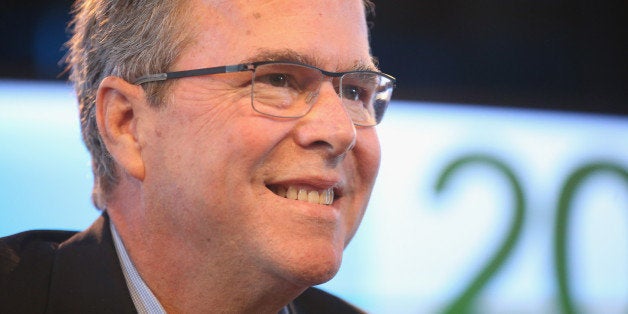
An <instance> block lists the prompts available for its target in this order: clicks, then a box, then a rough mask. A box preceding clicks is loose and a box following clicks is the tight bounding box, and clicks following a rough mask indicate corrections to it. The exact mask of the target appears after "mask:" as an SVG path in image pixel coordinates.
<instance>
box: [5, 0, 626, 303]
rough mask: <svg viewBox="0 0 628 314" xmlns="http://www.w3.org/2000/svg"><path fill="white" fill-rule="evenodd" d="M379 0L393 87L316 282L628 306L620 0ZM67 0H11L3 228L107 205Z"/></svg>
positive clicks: (441, 299)
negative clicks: (66, 58) (339, 233)
mask: <svg viewBox="0 0 628 314" xmlns="http://www.w3.org/2000/svg"><path fill="white" fill-rule="evenodd" d="M376 4H377V13H376V16H375V17H374V18H372V19H371V20H372V22H373V27H372V30H371V32H372V34H371V35H372V47H373V54H374V55H375V56H377V57H378V58H379V60H380V67H381V69H382V70H383V71H384V72H387V73H390V74H392V75H394V76H396V77H397V78H398V87H397V89H396V91H395V101H394V103H393V104H392V105H391V108H390V112H389V113H388V114H387V117H386V119H385V121H384V122H383V123H382V124H381V125H380V126H378V132H379V134H380V138H381V142H382V150H383V159H382V167H381V171H380V176H379V179H378V180H379V181H378V183H377V185H376V188H375V191H374V195H373V198H372V202H371V205H370V207H369V210H368V212H367V215H366V217H365V218H364V222H363V225H362V227H361V229H360V230H359V231H358V234H357V235H356V237H355V239H354V241H353V242H352V243H351V245H350V246H349V247H348V249H347V254H346V257H345V261H344V263H343V267H342V269H341V271H340V273H339V274H338V276H337V277H336V278H335V279H334V280H332V281H331V282H329V283H327V284H325V285H323V286H322V287H323V288H324V289H327V290H330V291H332V292H334V293H336V294H338V295H341V296H343V297H345V298H347V299H349V300H350V301H351V302H353V303H355V304H357V305H358V306H360V307H362V308H364V309H366V310H368V311H369V312H372V313H433V312H441V311H450V312H459V311H461V309H470V308H474V309H476V310H477V311H479V312H481V313H555V312H561V311H570V310H573V311H578V312H584V313H626V312H627V311H628V267H626V265H628V175H627V174H626V171H628V62H627V61H626V56H627V55H628V54H627V52H628V51H627V50H626V48H625V46H626V35H625V31H626V29H627V26H628V25H627V22H626V21H628V19H627V16H626V15H627V14H626V13H627V12H626V11H625V10H624V9H623V3H622V2H621V1H565V0H546V1H511V0H508V1H504V0H501V1H498V0H490V1H489V0H480V1H378V2H377V3H376ZM70 6H71V1H57V0H49V1H41V0H32V1H15V0H3V1H2V2H1V3H0V40H1V41H0V152H1V154H0V236H5V235H8V234H11V233H15V232H18V231H22V230H26V229H34V228H53V229H54V228H61V229H75V230H78V229H83V228H85V227H87V226H88V225H89V224H90V223H91V221H92V220H93V219H94V218H95V217H96V216H97V215H98V214H99V213H98V212H97V211H96V210H94V209H93V208H92V206H91V203H90V199H89V196H90V195H89V194H90V189H91V181H92V177H91V171H90V167H89V156H88V154H87V152H86V150H85V149H84V147H83V146H82V143H81V141H80V134H79V127H78V121H76V120H77V118H76V117H77V113H76V101H75V99H74V97H73V95H72V88H71V86H69V85H68V84H67V83H66V79H67V78H66V76H65V75H64V74H63V73H62V72H63V66H61V65H60V64H59V61H60V60H61V59H62V58H63V55H64V54H65V49H64V48H63V43H64V42H65V41H66V39H67V34H66V31H65V27H66V25H67V22H68V17H69V15H68V12H69V10H70ZM450 166H451V167H453V168H448V167H450ZM447 169H450V170H447ZM439 180H444V184H443V185H442V187H441V188H440V189H438V188H437V182H439Z"/></svg>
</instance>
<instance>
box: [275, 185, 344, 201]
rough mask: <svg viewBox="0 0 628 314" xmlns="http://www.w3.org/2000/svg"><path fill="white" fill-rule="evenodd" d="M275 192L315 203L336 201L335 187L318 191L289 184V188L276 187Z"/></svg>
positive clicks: (289, 197)
mask: <svg viewBox="0 0 628 314" xmlns="http://www.w3.org/2000/svg"><path fill="white" fill-rule="evenodd" d="M275 193H276V194H277V195H279V196H282V197H285V198H287V199H291V200H299V201H306V202H310V203H314V204H323V205H329V204H331V203H332V202H333V201H334V189H333V188H329V189H325V190H322V191H317V190H308V189H305V188H297V187H294V186H288V187H287V188H286V187H284V186H279V187H277V188H276V189H275Z"/></svg>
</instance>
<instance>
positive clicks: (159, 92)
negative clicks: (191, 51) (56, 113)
mask: <svg viewBox="0 0 628 314" xmlns="http://www.w3.org/2000/svg"><path fill="white" fill-rule="evenodd" d="M185 8H186V1H154V0H78V1H76V3H75V4H74V11H73V13H74V19H73V20H72V22H71V24H70V27H71V29H72V38H71V39H70V40H69V41H68V43H67V46H68V48H69V52H68V55H67V59H66V62H67V64H68V69H69V70H70V79H71V80H72V81H73V82H74V88H75V91H76V94H77V97H78V103H79V114H80V121H81V132H82V136H83V141H84V142H85V145H86V146H87V149H88V150H89V152H90V154H91V156H92V171H93V172H94V189H93V193H92V200H93V202H94V205H95V206H96V207H97V208H99V209H101V210H102V209H104V208H105V206H106V196H107V193H108V192H110V191H111V189H112V188H113V187H114V186H115V185H116V184H117V182H118V176H117V174H116V170H115V162H114V160H113V159H112V157H111V155H110V154H109V152H108V151H107V148H106V147H105V145H104V143H103V141H102V138H101V137H100V134H99V133H98V127H97V125H96V114H95V108H96V92H97V90H98V86H99V85H100V82H101V81H102V80H103V79H104V78H105V77H107V76H118V77H121V78H123V79H125V80H127V81H131V80H133V79H134V78H136V77H138V76H140V75H143V74H149V73H158V72H163V71H164V70H166V69H168V68H169V67H170V65H171V64H172V63H173V62H174V61H175V59H176V57H177V56H178V55H179V53H180V52H181V50H182V49H183V47H184V45H185V43H186V41H187V38H186V37H185V36H183V35H184V32H183V31H184V29H185V27H184V25H182V23H183V22H182V21H185V19H184V18H181V17H182V15H183V14H184V9H185ZM166 88H167V85H164V84H147V86H145V89H146V93H147V95H148V100H149V102H150V103H151V104H153V105H155V106H156V105H158V104H160V103H161V102H162V101H161V100H162V99H161V98H162V97H163V91H164V90H165V89H166Z"/></svg>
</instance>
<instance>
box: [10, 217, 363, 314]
mask: <svg viewBox="0 0 628 314" xmlns="http://www.w3.org/2000/svg"><path fill="white" fill-rule="evenodd" d="M290 306H291V308H292V309H293V310H294V311H295V312H296V313H361V312H360V311H359V310H358V309H356V308H355V307H353V306H351V305H350V304H348V303H346V302H344V301H343V300H341V299H339V298H337V297H335V296H332V295H330V294H328V293H325V292H323V291H321V290H318V289H315V288H309V289H307V290H306V291H305V292H304V293H303V294H301V295H300V296H299V297H298V298H297V299H295V300H294V301H293V302H292V303H291V304H290ZM135 312H136V311H135V307H134V305H133V300H132V299H131V296H130V294H129V290H128V288H127V286H126V281H125V279H124V275H123V274H122V268H121V266H120V262H119V260H118V256H117V254H116V250H115V247H114V244H113V239H112V237H111V232H110V229H109V218H108V216H107V215H106V214H103V215H102V216H101V217H100V218H98V219H97V220H96V222H94V224H93V225H92V226H91V227H90V228H88V229H87V230H85V231H83V232H80V233H76V232H70V231H28V232H22V233H18V234H16V235H12V236H9V237H6V238H0V313H135Z"/></svg>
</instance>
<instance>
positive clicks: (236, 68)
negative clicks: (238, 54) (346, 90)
mask: <svg viewBox="0 0 628 314" xmlns="http://www.w3.org/2000/svg"><path fill="white" fill-rule="evenodd" d="M266 64H294V65H298V66H302V67H307V68H311V69H315V70H317V71H320V72H321V73H322V74H323V75H325V76H327V77H332V78H335V77H342V76H344V75H346V74H360V73H364V74H376V75H381V76H383V77H385V78H387V79H389V80H390V82H391V84H392V86H391V88H393V89H394V88H395V85H396V82H397V79H396V78H395V77H393V76H392V75H389V74H386V73H383V72H379V71H370V70H354V71H345V72H331V71H325V70H323V69H320V68H317V67H315V66H312V65H309V64H305V63H300V62H292V61H257V62H249V63H240V64H233V65H224V66H217V67H211V68H202V69H194V70H184V71H173V72H164V73H157V74H149V75H144V76H141V77H139V78H137V79H135V80H134V81H133V82H132V83H133V84H134V85H142V84H145V83H150V82H160V81H165V80H170V79H178V78H185V77H193V76H202V75H211V74H225V73H236V72H245V71H252V72H254V71H255V68H257V67H258V66H261V65H266ZM378 122H379V121H378ZM378 122H377V123H378ZM377 123H376V124H377Z"/></svg>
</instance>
